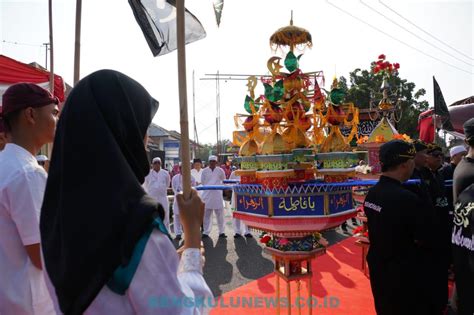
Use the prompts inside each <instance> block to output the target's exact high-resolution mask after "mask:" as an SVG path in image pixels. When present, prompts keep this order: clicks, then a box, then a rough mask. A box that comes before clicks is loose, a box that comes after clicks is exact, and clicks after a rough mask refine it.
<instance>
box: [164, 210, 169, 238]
mask: <svg viewBox="0 0 474 315" xmlns="http://www.w3.org/2000/svg"><path fill="white" fill-rule="evenodd" d="M163 208H164V209H165V219H164V220H163V224H164V225H165V227H166V229H167V230H168V232H169V231H170V207H166V208H165V207H163Z"/></svg>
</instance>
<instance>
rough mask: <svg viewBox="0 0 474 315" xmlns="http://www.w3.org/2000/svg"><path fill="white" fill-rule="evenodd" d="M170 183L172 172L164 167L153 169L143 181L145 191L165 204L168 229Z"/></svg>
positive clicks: (167, 226) (165, 220)
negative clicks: (157, 169) (158, 169)
mask: <svg viewBox="0 0 474 315" xmlns="http://www.w3.org/2000/svg"><path fill="white" fill-rule="evenodd" d="M170 183H171V177H170V174H169V173H168V171H166V170H164V169H160V171H159V172H156V171H155V170H153V169H151V170H150V173H149V174H148V176H147V177H145V183H143V188H144V189H145V191H146V192H147V193H148V194H149V195H150V196H152V197H153V198H155V199H156V201H158V203H160V204H161V205H162V206H163V208H164V210H165V219H164V220H163V223H164V225H165V226H166V228H167V229H168V231H169V228H170V227H169V224H170V205H169V202H168V187H170Z"/></svg>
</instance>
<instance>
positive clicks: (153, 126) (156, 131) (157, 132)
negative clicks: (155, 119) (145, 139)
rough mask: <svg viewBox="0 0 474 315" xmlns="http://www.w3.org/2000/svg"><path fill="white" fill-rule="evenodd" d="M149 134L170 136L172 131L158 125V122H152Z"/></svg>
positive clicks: (152, 135) (151, 135)
mask: <svg viewBox="0 0 474 315" xmlns="http://www.w3.org/2000/svg"><path fill="white" fill-rule="evenodd" d="M148 136H150V137H168V136H170V133H169V132H168V130H166V129H165V128H163V127H160V126H158V125H157V124H154V123H151V124H150V127H148Z"/></svg>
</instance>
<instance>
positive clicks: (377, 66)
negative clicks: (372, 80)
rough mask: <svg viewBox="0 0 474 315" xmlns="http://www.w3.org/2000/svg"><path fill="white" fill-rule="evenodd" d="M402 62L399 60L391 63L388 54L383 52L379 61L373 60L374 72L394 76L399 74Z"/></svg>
mask: <svg viewBox="0 0 474 315" xmlns="http://www.w3.org/2000/svg"><path fill="white" fill-rule="evenodd" d="M398 69H400V64H399V63H398V62H395V63H390V62H389V61H388V60H386V56H385V55H384V54H381V55H380V56H379V58H378V60H377V61H374V62H372V71H373V73H374V74H378V73H380V74H382V75H383V76H392V75H397V74H398Z"/></svg>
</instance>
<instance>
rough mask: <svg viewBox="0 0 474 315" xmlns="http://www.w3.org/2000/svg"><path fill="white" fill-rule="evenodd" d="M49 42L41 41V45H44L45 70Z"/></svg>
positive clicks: (46, 67)
mask: <svg viewBox="0 0 474 315" xmlns="http://www.w3.org/2000/svg"><path fill="white" fill-rule="evenodd" d="M49 45H50V44H49V43H43V46H44V58H45V62H44V68H45V69H46V70H47V69H48V50H49Z"/></svg>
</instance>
